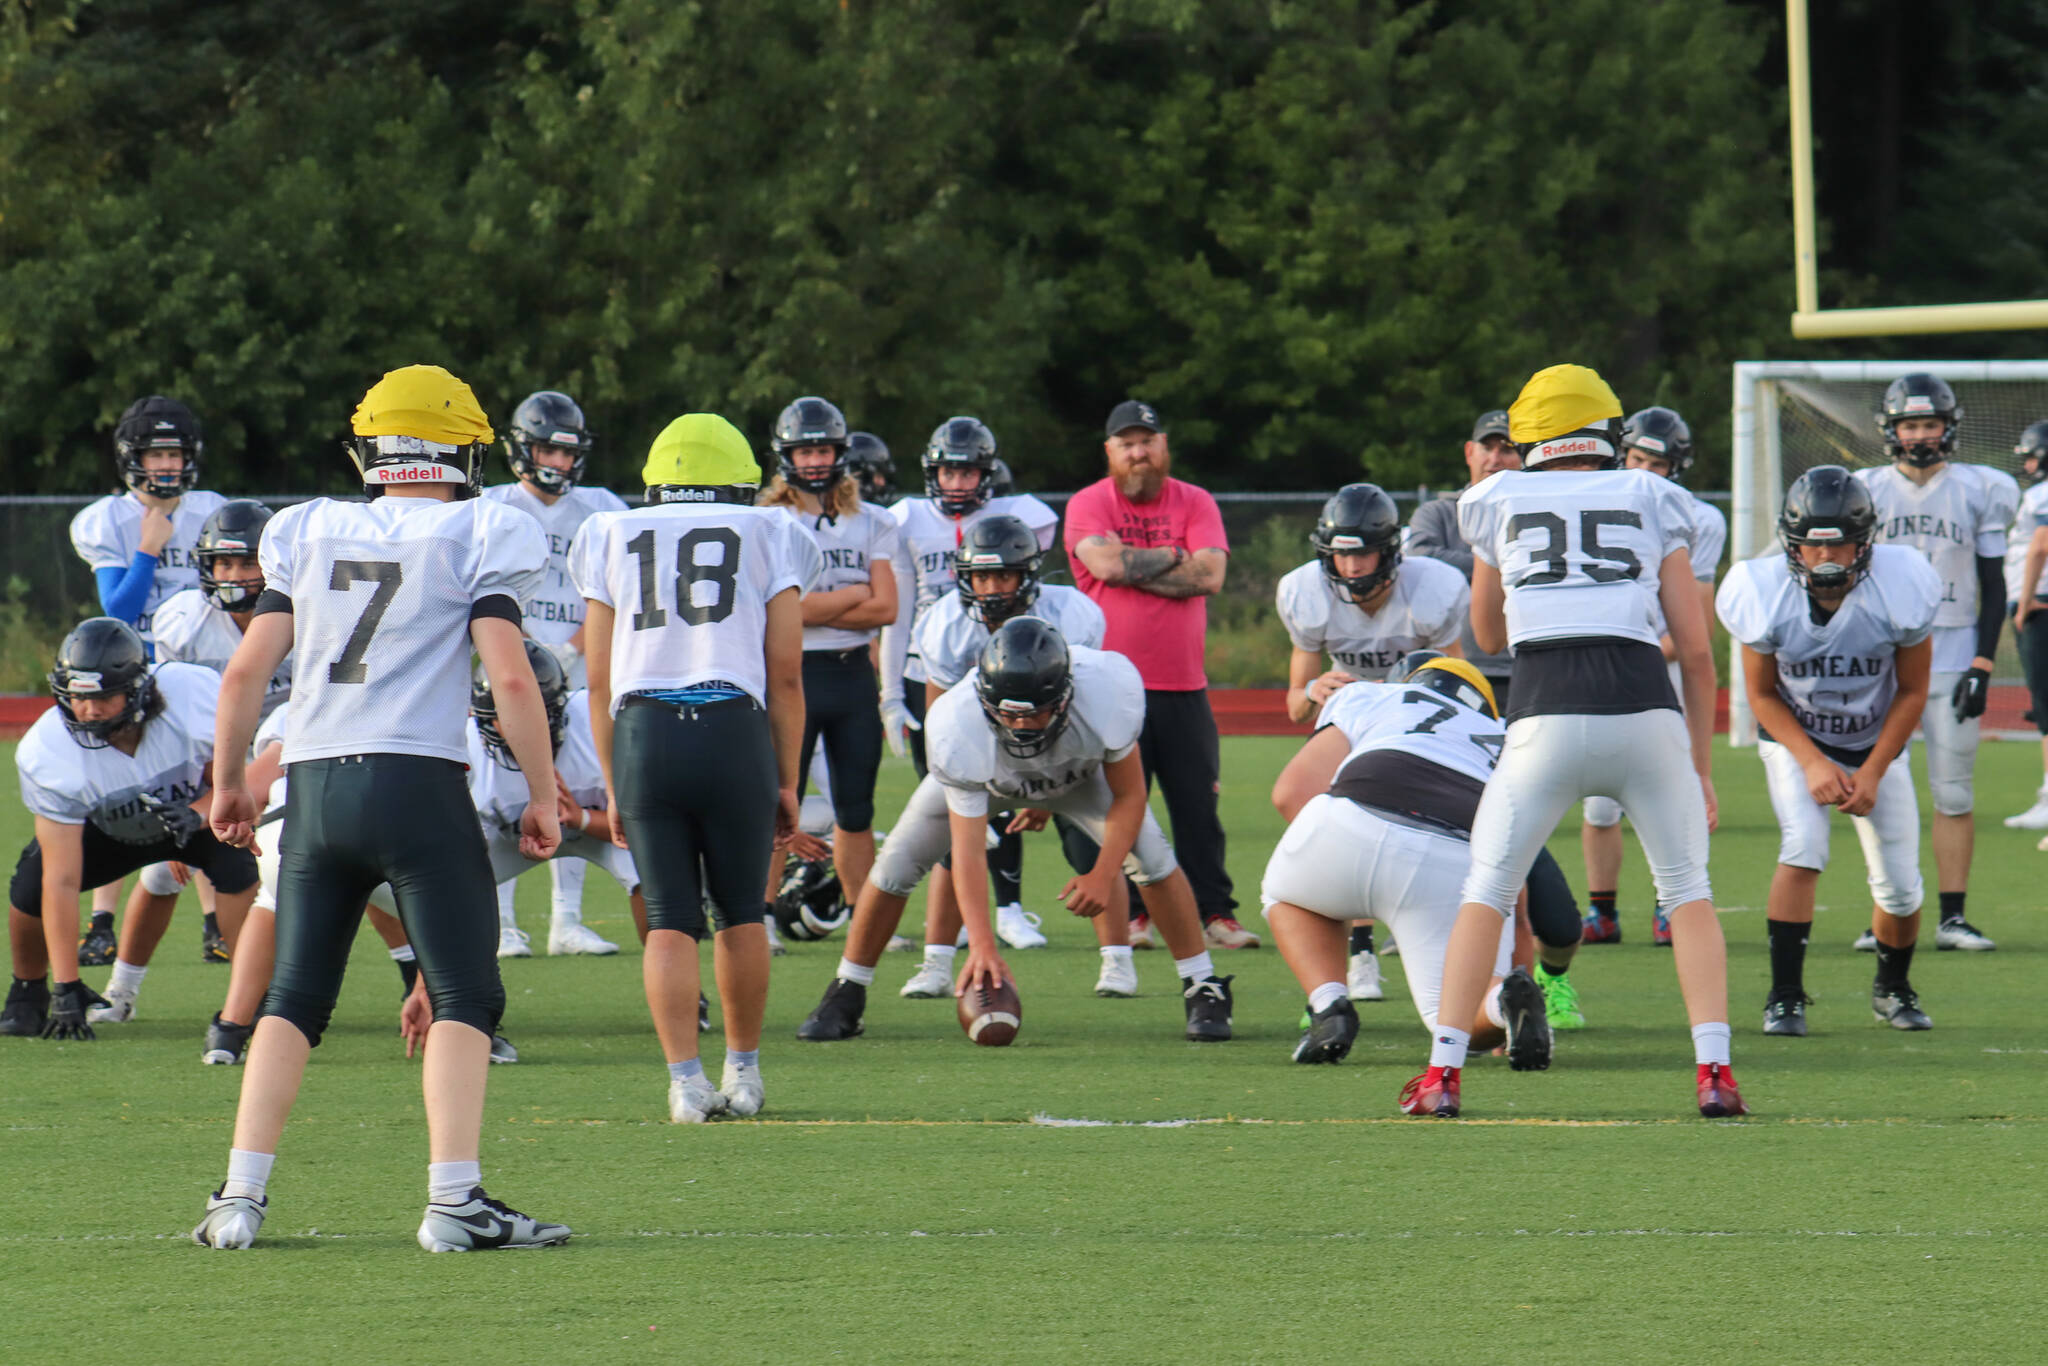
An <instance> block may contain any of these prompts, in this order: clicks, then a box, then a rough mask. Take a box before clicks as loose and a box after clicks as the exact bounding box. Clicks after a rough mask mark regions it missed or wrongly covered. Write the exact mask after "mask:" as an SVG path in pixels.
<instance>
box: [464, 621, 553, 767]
mask: <svg viewBox="0 0 2048 1366" xmlns="http://www.w3.org/2000/svg"><path fill="white" fill-rule="evenodd" d="M523 644H525V646H526V660H527V663H529V664H531V665H533V681H534V682H536V683H538V684H539V685H540V704H541V708H542V710H544V711H545V712H547V714H548V743H549V745H550V746H552V747H553V749H554V751H555V752H556V753H557V754H559V753H561V750H562V736H563V735H564V734H565V733H566V732H567V729H568V719H569V692H570V688H569V675H568V674H566V673H564V672H563V671H562V662H561V661H560V660H558V659H556V658H555V655H554V652H553V651H552V650H550V649H548V648H547V647H546V646H545V645H542V644H541V643H540V642H539V641H537V640H528V641H525V642H523ZM469 714H470V715H471V716H474V717H475V718H476V733H477V738H478V739H480V740H482V741H483V742H484V752H485V753H486V754H488V755H490V756H491V758H493V759H495V760H497V761H498V763H500V764H502V765H504V766H505V767H506V768H509V769H511V770H512V771H513V772H515V773H516V772H518V771H519V761H518V760H516V759H514V758H513V757H512V747H511V746H510V745H508V744H506V743H505V735H504V732H502V731H500V730H499V729H498V700H497V699H496V698H495V697H493V696H492V695H491V679H490V675H489V674H486V673H485V672H484V666H483V663H482V662H481V661H479V662H478V663H477V666H476V671H475V672H474V673H473V674H471V675H470V683H469Z"/></svg>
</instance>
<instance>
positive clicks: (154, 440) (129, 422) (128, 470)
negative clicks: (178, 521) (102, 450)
mask: <svg viewBox="0 0 2048 1366" xmlns="http://www.w3.org/2000/svg"><path fill="white" fill-rule="evenodd" d="M205 446H206V442H205V441H204V440H203V439H202V434H201V431H200V427H199V419H198V418H197V417H196V416H194V415H193V412H192V410H191V409H190V408H187V407H186V406H185V405H184V404H182V403H180V402H178V400H176V399H174V398H165V397H164V396H163V395H162V394H151V395H150V396H149V397H147V398H138V399H136V400H135V401H134V402H133V403H131V404H129V405H128V409H127V411H126V412H124V413H122V414H121V420H120V421H119V422H118V423H116V424H115V425H114V459H115V462H116V463H117V464H119V466H120V468H121V482H122V483H123V484H124V485H126V486H127V487H128V488H129V489H130V490H131V491H132V492H135V493H146V494H148V495H149V496H150V497H152V498H176V497H178V496H179V495H181V494H183V493H185V492H186V491H188V490H189V489H191V488H192V486H193V485H195V484H197V483H198V482H199V455H200V452H201V451H202V450H204V449H205ZM158 451H176V452H178V453H179V454H180V455H182V457H183V463H181V464H180V465H179V466H178V468H177V469H174V470H158V471H155V472H152V471H150V470H147V469H145V468H144V467H143V457H144V456H146V455H149V454H150V453H152V452H158Z"/></svg>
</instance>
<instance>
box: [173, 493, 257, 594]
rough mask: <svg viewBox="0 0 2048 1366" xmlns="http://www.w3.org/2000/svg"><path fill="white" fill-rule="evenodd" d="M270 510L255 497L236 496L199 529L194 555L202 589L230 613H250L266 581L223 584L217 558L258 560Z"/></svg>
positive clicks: (215, 511)
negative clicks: (218, 575) (257, 555)
mask: <svg viewBox="0 0 2048 1366" xmlns="http://www.w3.org/2000/svg"><path fill="white" fill-rule="evenodd" d="M270 518H271V511H270V509H269V508H267V507H265V506H264V505H263V504H261V503H259V502H257V501H256V500H255V499H253V498H236V499H232V500H231V501H229V502H225V503H222V504H221V505H220V506H219V507H217V508H215V509H214V511H213V515H212V516H211V517H208V518H207V519H206V525H205V526H203V527H201V528H200V529H199V542H198V544H197V545H196V546H194V547H193V550H192V557H193V558H194V559H196V560H198V561H199V591H200V592H202V593H204V594H206V596H207V597H209V598H211V599H212V600H213V603H214V605H215V606H217V607H220V608H222V609H223V610H225V611H229V612H247V611H249V610H251V609H252V608H254V607H255V606H256V599H257V598H259V597H261V596H263V580H262V579H261V578H258V579H257V580H256V581H255V582H254V583H247V582H240V581H238V582H235V583H222V582H221V581H220V579H219V578H218V577H216V575H215V574H214V567H215V564H216V562H217V561H219V560H220V559H222V558H223V557H226V556H238V557H244V558H247V559H252V560H253V559H255V558H256V552H257V549H258V548H259V547H260V546H261V544H262V542H263V528H264V527H265V526H267V525H268V524H269V522H270Z"/></svg>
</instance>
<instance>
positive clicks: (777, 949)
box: [761, 915, 789, 958]
mask: <svg viewBox="0 0 2048 1366" xmlns="http://www.w3.org/2000/svg"><path fill="white" fill-rule="evenodd" d="M761 928H762V929H764V930H766V931H768V956H769V957H770V958H783V957H787V956H788V954H789V945H787V944H785V943H783V942H782V936H781V935H779V934H777V933H776V932H775V917H774V916H772V915H771V916H769V917H768V918H767V919H766V920H763V921H762V922H761Z"/></svg>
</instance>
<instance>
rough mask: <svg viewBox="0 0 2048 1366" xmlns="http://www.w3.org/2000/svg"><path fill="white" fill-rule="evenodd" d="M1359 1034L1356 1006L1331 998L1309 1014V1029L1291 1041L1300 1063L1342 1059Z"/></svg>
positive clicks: (1296, 1059) (1347, 1000)
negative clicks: (1322, 1008)
mask: <svg viewBox="0 0 2048 1366" xmlns="http://www.w3.org/2000/svg"><path fill="white" fill-rule="evenodd" d="M1357 1037H1358V1007H1356V1006H1354V1005H1352V1004H1351V1002H1350V1000H1349V999H1348V998H1347V999H1340V1000H1337V1001H1333V1002H1331V1004H1330V1007H1329V1009H1327V1010H1325V1011H1323V1012H1322V1013H1321V1014H1320V1015H1312V1016H1310V1017H1309V1026H1308V1032H1307V1033H1306V1034H1303V1035H1302V1036H1301V1042H1300V1043H1297V1044H1296V1045H1294V1060H1295V1061H1296V1062H1300V1063H1320V1062H1342V1061H1344V1055H1345V1054H1346V1053H1349V1052H1350V1051H1351V1042H1352V1040H1354V1039H1356V1038H1357Z"/></svg>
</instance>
